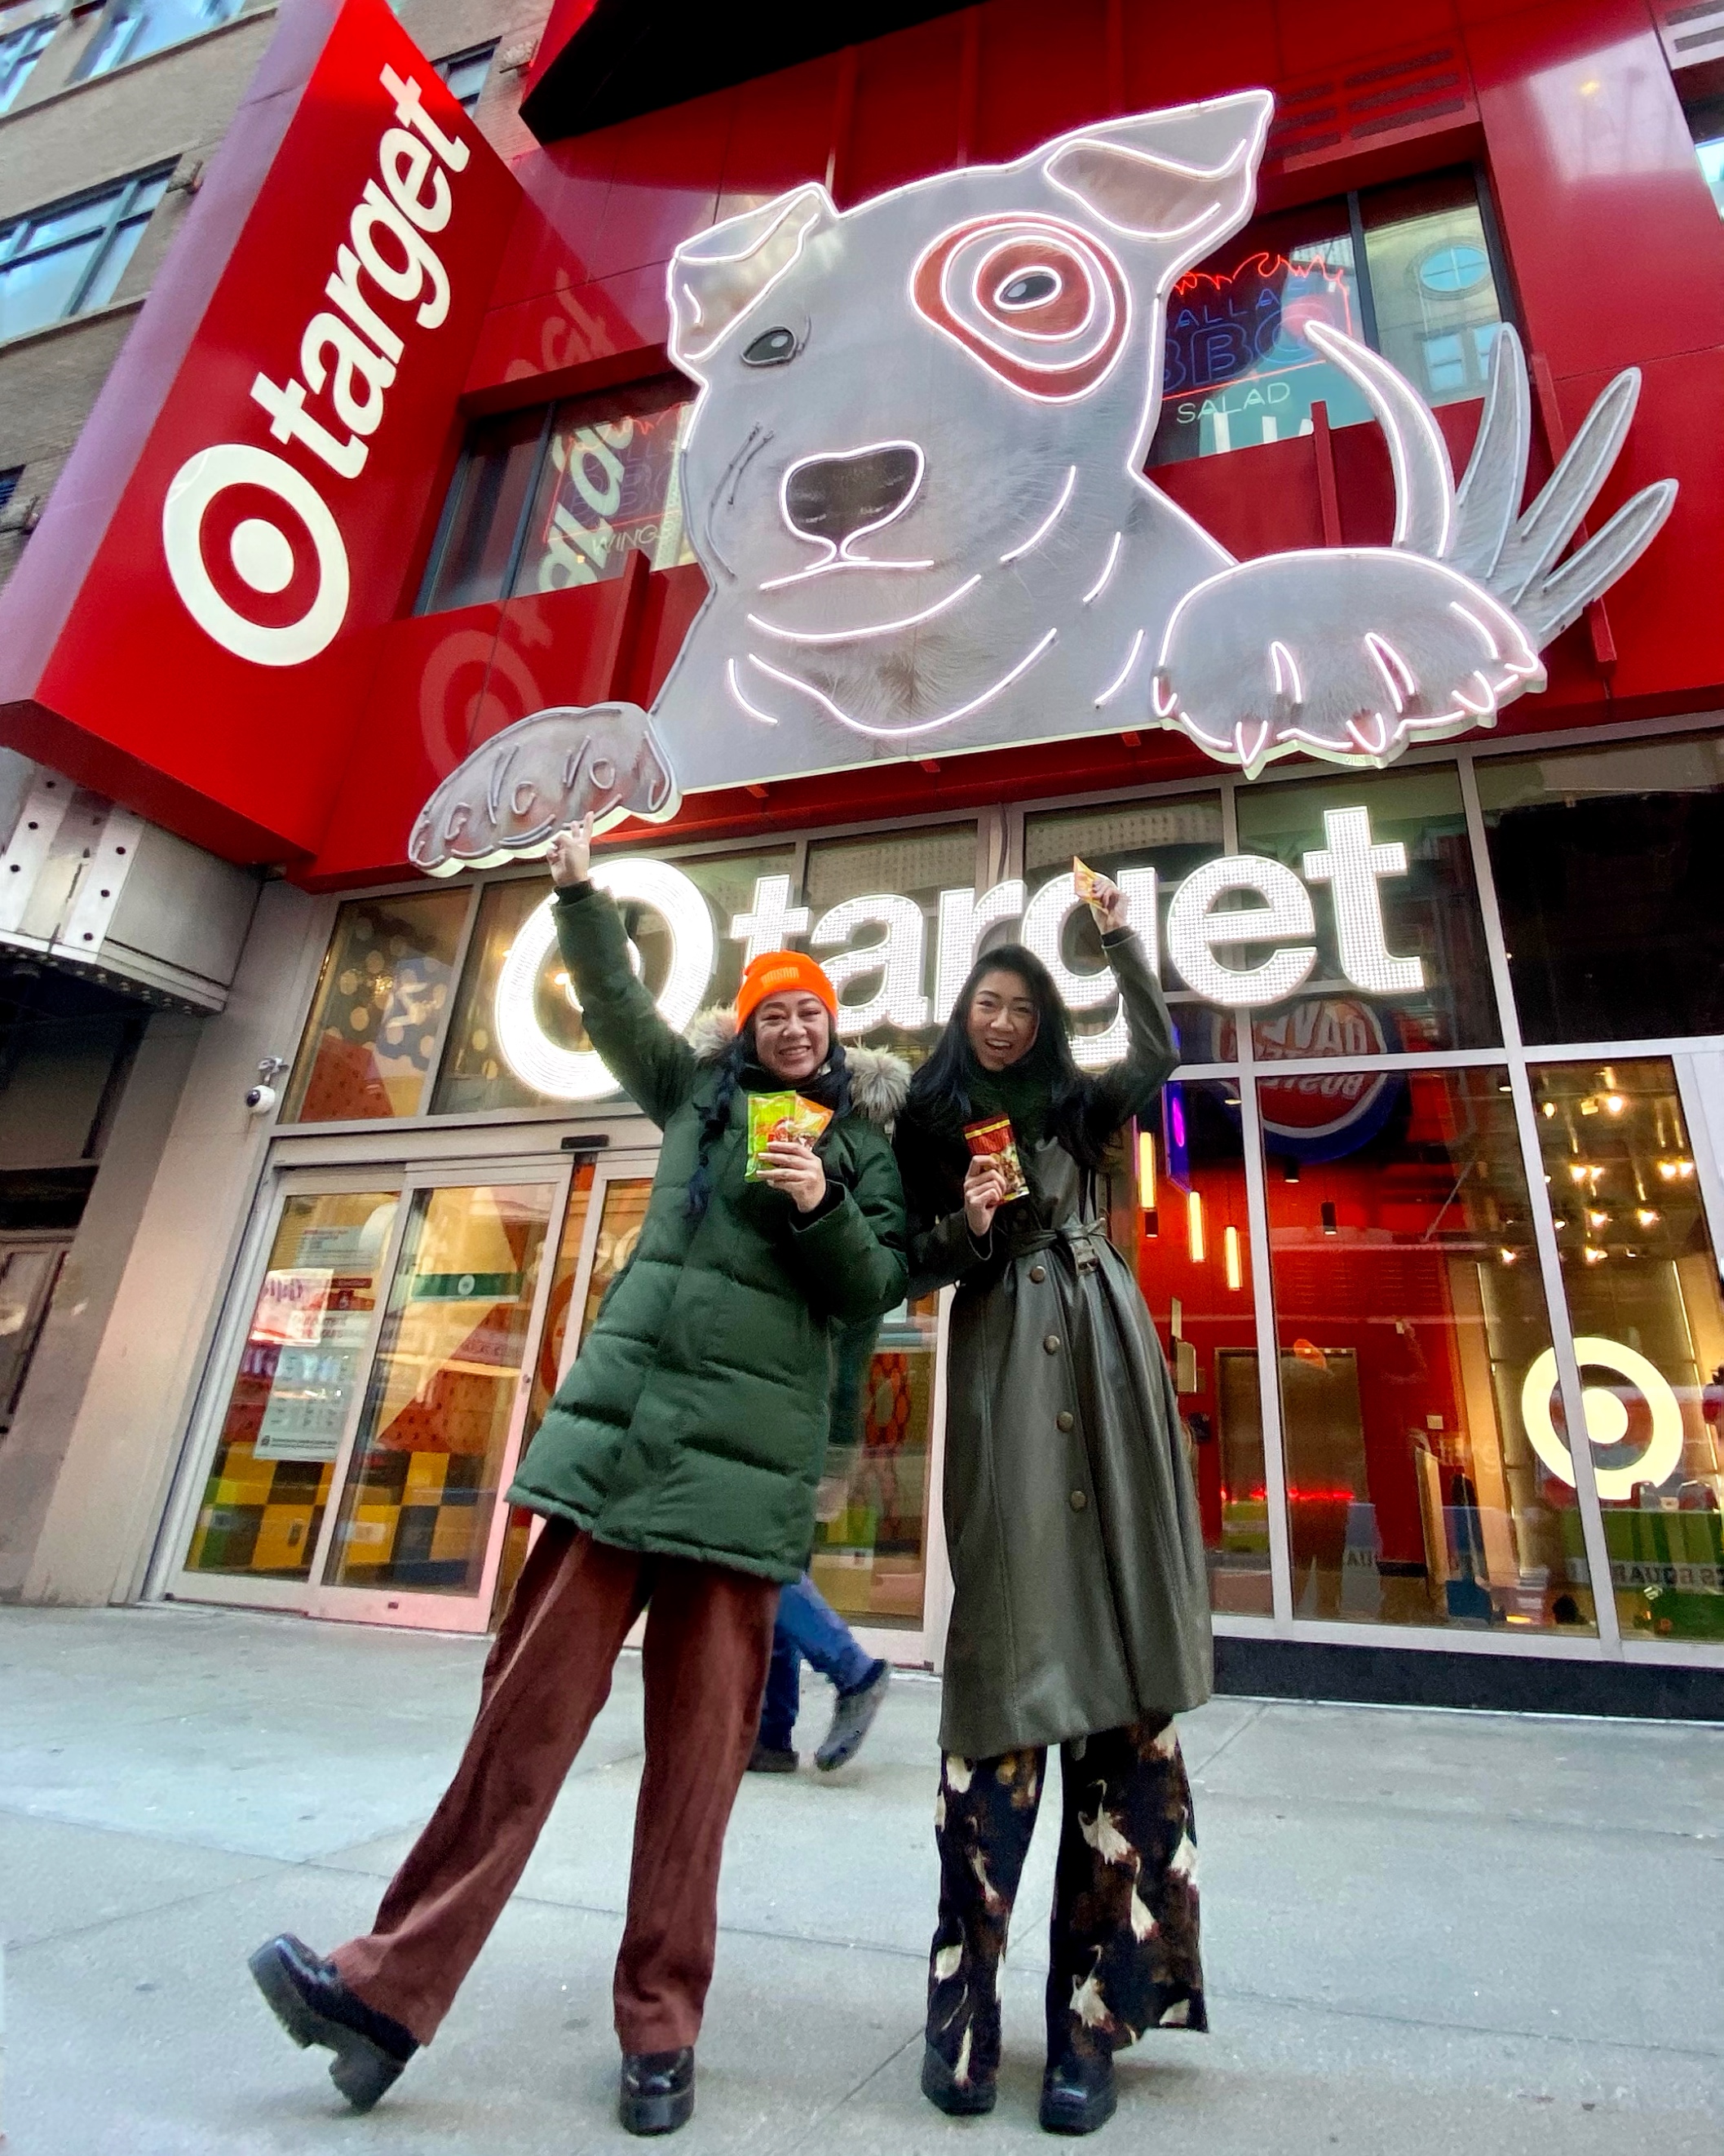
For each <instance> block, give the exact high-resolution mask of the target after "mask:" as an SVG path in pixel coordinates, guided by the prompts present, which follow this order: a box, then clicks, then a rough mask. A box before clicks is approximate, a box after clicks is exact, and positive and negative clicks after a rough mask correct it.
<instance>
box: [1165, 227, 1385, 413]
mask: <svg viewBox="0 0 1724 2156" xmlns="http://www.w3.org/2000/svg"><path fill="white" fill-rule="evenodd" d="M1301 251H1302V250H1301ZM1351 276H1352V268H1351V264H1347V263H1342V262H1338V261H1337V262H1336V263H1334V264H1331V263H1330V261H1329V260H1328V259H1327V258H1326V256H1325V255H1323V254H1320V253H1319V254H1313V256H1312V259H1311V260H1309V261H1294V260H1291V259H1290V258H1289V257H1288V256H1286V255H1285V254H1253V255H1251V256H1249V257H1248V258H1247V259H1246V260H1244V261H1243V262H1241V263H1240V264H1239V265H1238V266H1237V268H1235V269H1230V270H1229V271H1227V272H1225V273H1224V274H1223V275H1215V274H1214V273H1213V272H1211V271H1208V270H1204V269H1194V270H1193V271H1192V272H1191V273H1190V275H1188V276H1184V277H1182V278H1181V279H1180V280H1179V281H1178V284H1176V285H1174V287H1173V290H1172V293H1171V294H1170V295H1169V297H1168V300H1167V346H1166V357H1165V359H1164V361H1163V362H1162V393H1163V394H1164V395H1167V396H1174V395H1177V394H1178V393H1181V392H1182V391H1186V390H1198V389H1213V388H1216V387H1218V386H1219V384H1220V383H1222V382H1234V381H1236V380H1237V379H1238V378H1239V376H1240V375H1242V374H1246V373H1249V372H1255V371H1259V370H1260V369H1261V368H1262V367H1264V365H1265V363H1266V362H1270V361H1271V360H1273V359H1275V357H1277V356H1278V355H1279V357H1280V359H1281V360H1282V362H1283V364H1284V365H1285V366H1287V367H1301V366H1303V367H1310V366H1311V365H1312V364H1313V362H1312V358H1311V347H1310V346H1308V345H1306V344H1305V343H1304V342H1303V341H1302V337H1301V332H1302V331H1303V330H1304V328H1305V326H1306V324H1307V323H1308V322H1313V321H1321V322H1327V323H1329V324H1331V326H1332V327H1334V328H1336V329H1338V330H1340V331H1342V333H1343V334H1344V335H1346V336H1354V335H1356V334H1357V332H1356V331H1355V330H1354V327H1353V314H1352V295H1351V292H1350V290H1349V280H1350V279H1351Z"/></svg>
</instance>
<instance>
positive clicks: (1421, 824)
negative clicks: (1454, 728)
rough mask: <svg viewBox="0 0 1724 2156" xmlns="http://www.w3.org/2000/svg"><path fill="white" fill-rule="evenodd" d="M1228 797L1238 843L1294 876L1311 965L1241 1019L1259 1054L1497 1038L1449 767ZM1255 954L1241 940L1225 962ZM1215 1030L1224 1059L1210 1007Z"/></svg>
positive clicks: (1296, 1055) (1228, 1054) (1222, 1026)
mask: <svg viewBox="0 0 1724 2156" xmlns="http://www.w3.org/2000/svg"><path fill="white" fill-rule="evenodd" d="M1237 799H1238V807H1239V846H1240V850H1242V851H1243V852H1245V853H1248V854H1263V855H1268V856H1269V857H1270V859H1271V860H1278V861H1280V863H1281V864H1282V865H1284V866H1285V867H1286V868H1287V869H1289V870H1291V871H1292V873H1293V874H1294V875H1296V876H1298V877H1300V878H1301V880H1302V881H1303V882H1304V884H1305V885H1306V887H1307V889H1308V890H1309V891H1310V893H1311V906H1312V911H1313V913H1314V915H1315V916H1316V937H1315V941H1316V951H1317V957H1316V964H1315V965H1314V966H1313V968H1312V969H1311V973H1309V974H1308V975H1307V976H1306V978H1305V980H1304V981H1303V982H1302V983H1301V984H1300V988H1299V992H1298V993H1297V995H1296V996H1295V997H1294V998H1291V999H1290V1000H1289V1001H1288V1002H1285V1003H1283V1004H1271V1005H1269V1006H1267V1007H1265V1008H1264V1009H1260V1010H1259V1011H1258V1012H1257V1013H1256V1014H1255V1016H1254V1018H1253V1020H1252V1031H1253V1038H1254V1039H1255V1044H1256V1050H1257V1054H1258V1056H1259V1058H1260V1060H1263V1061H1265V1062H1284V1061H1288V1060H1294V1059H1299V1060H1305V1059H1308V1058H1313V1057H1317V1056H1337V1057H1338V1056H1366V1055H1393V1054H1394V1053H1396V1052H1398V1050H1425V1049H1439V1048H1494V1047H1495V1046H1496V1045H1497V1043H1498V1042H1499V1041H1500V1040H1501V1038H1502V1034H1501V1029H1500V1028H1499V1025H1498V1023H1497V1016H1496V1005H1495V1002H1494V1000H1493V998H1492V995H1491V969H1490V963H1489V960H1488V958H1487V956H1486V953H1485V931H1484V923H1483V921H1482V918H1481V916H1480V911H1479V895H1478V888H1477V885H1476V882H1475V878H1474V875H1473V863H1472V852H1471V849H1470V845H1469V844H1468V840H1467V832H1466V814H1465V808H1464V807H1463V805H1462V802H1461V796H1460V777H1459V774H1458V773H1456V771H1455V767H1454V766H1453V765H1452V764H1428V765H1425V766H1423V767H1420V768H1418V769H1415V770H1412V771H1397V772H1389V773H1383V775H1382V776H1380V777H1377V778H1373V779H1372V781H1371V783H1370V784H1369V786H1367V787H1362V786H1361V785H1360V784H1359V783H1358V781H1357V778H1326V779H1318V780H1315V781H1311V782H1308V783H1307V782H1301V783H1295V784H1291V785H1285V786H1283V785H1271V786H1254V787H1242V788H1240V789H1239V794H1238V797H1237ZM1242 896H1244V895H1242ZM1261 902H1262V901H1260V899H1258V898H1257V897H1256V896H1255V894H1254V895H1251V896H1250V897H1249V903H1251V904H1253V905H1260V904H1261ZM1265 956H1266V952H1265V950H1264V949H1263V948H1261V947H1256V946H1252V945H1244V946H1241V947H1239V949H1238V952H1237V956H1236V957H1234V959H1233V961H1232V962H1233V963H1234V964H1235V965H1237V966H1241V967H1243V966H1248V965H1253V964H1256V963H1259V962H1261V960H1262V959H1263V957H1265ZM1215 1024H1216V1047H1215V1050H1214V1051H1213V1052H1214V1055H1215V1059H1216V1060H1218V1061H1229V1060H1231V1059H1232V1056H1233V1054H1234V1047H1233V1029H1234V1020H1233V1018H1232V1015H1231V1014H1229V1013H1218V1014H1217V1015H1216V1020H1215ZM1190 1052H1193V1051H1191V1050H1188V1053H1190ZM1343 1111H1344V1109H1343Z"/></svg>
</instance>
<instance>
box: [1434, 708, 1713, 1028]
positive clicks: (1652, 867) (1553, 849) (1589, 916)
mask: <svg viewBox="0 0 1724 2156" xmlns="http://www.w3.org/2000/svg"><path fill="white" fill-rule="evenodd" d="M1475 770H1476V772H1477V773H1478V782H1479V800H1480V806H1481V807H1482V808H1483V810H1484V814H1485V831H1486V834H1487V839H1488V843H1489V845H1490V849H1491V877H1492V880H1494V882H1495V883H1496V899H1497V905H1498V906H1499V908H1500V909H1501V915H1502V935H1503V942H1504V943H1505V944H1506V946H1507V949H1508V962H1509V973H1510V976H1511V978H1512V980H1513V983H1514V990H1515V1004H1516V1009H1518V1011H1519V1012H1520V1016H1521V1036H1522V1038H1523V1039H1526V1040H1527V1041H1529V1042H1537V1043H1538V1044H1540V1045H1546V1044H1549V1043H1553V1042H1556V1041H1562V1040H1572V1041H1588V1040H1647V1039H1660V1038H1661V1037H1665V1036H1668V1035H1670V1034H1696V1033H1724V905H1721V904H1720V903H1719V897H1718V864H1719V862H1720V860H1724V739H1720V738H1718V737H1713V738H1711V740H1693V739H1690V740H1682V739H1676V740H1672V741H1660V742H1626V743H1624V744H1623V745H1621V746H1620V747H1611V748H1598V749H1576V750H1572V751H1568V752H1563V753H1561V754H1554V755H1550V756H1537V757H1508V758H1498V757H1491V758H1490V759H1488V760H1485V759H1481V760H1480V762H1478V763H1477V764H1476V765H1475Z"/></svg>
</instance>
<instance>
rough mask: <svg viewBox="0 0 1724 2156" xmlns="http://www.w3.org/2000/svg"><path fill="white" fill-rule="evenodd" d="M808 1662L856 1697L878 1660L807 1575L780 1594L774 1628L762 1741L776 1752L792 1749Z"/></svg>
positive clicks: (761, 1733) (761, 1725)
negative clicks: (802, 1676)
mask: <svg viewBox="0 0 1724 2156" xmlns="http://www.w3.org/2000/svg"><path fill="white" fill-rule="evenodd" d="M805 1660H806V1661H810V1662H812V1663H813V1666H814V1667H815V1668H816V1669H817V1670H818V1671H819V1672H820V1674H821V1676H823V1677H829V1678H830V1679H831V1681H832V1682H833V1683H834V1685H835V1686H837V1688H838V1690H839V1691H841V1692H843V1691H855V1689H856V1687H857V1686H858V1685H859V1684H862V1683H864V1682H865V1681H866V1680H867V1678H868V1677H869V1676H870V1673H871V1672H872V1671H873V1668H874V1657H873V1656H872V1655H870V1654H868V1653H866V1652H865V1650H863V1649H862V1648H860V1647H859V1646H858V1645H856V1642H855V1640H854V1639H853V1638H852V1637H851V1636H850V1628H849V1625H846V1624H845V1622H844V1619H843V1618H842V1617H840V1616H839V1614H838V1612H837V1611H836V1610H835V1609H833V1608H832V1606H831V1605H830V1604H829V1603H828V1601H827V1599H826V1598H825V1596H824V1594H821V1592H820V1590H819V1589H818V1587H816V1586H815V1584H814V1583H813V1580H812V1579H810V1578H808V1574H807V1573H803V1576H802V1578H800V1579H798V1580H795V1581H793V1583H792V1584H791V1585H790V1586H788V1587H787V1588H784V1589H782V1590H781V1591H780V1593H779V1595H778V1616H777V1623H776V1624H775V1625H773V1627H772V1668H771V1670H770V1671H768V1672H767V1694H766V1699H765V1702H763V1704H762V1707H761V1712H760V1741H761V1743H762V1744H764V1745H767V1746H768V1747H769V1748H771V1749H772V1751H774V1752H788V1750H789V1749H790V1738H791V1732H792V1731H793V1730H794V1728H795V1727H796V1710H797V1704H798V1696H799V1693H800V1690H801V1683H800V1673H801V1665H802V1663H803V1661H805Z"/></svg>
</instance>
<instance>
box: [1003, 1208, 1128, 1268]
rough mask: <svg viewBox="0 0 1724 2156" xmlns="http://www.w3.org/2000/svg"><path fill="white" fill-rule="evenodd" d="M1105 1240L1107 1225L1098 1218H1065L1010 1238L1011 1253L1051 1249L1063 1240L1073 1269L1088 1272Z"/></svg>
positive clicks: (1098, 1259) (1097, 1262) (1098, 1261)
mask: <svg viewBox="0 0 1724 2156" xmlns="http://www.w3.org/2000/svg"><path fill="white" fill-rule="evenodd" d="M1107 1240H1109V1237H1108V1233H1107V1229H1106V1225H1105V1224H1104V1223H1102V1222H1101V1221H1100V1220H1080V1221H1077V1222H1075V1223H1074V1222H1065V1223H1062V1224H1061V1225H1060V1226H1059V1227H1057V1228H1038V1229H1035V1231H1034V1233H1033V1234H1031V1235H1024V1236H1022V1237H1018V1238H1014V1240H1013V1244H1012V1255H1013V1258H1022V1257H1028V1256H1029V1254H1030V1252H1031V1251H1033V1250H1052V1249H1053V1248H1054V1245H1055V1244H1063V1245H1065V1248H1066V1249H1067V1250H1070V1253H1071V1260H1072V1264H1073V1265H1074V1266H1075V1268H1076V1270H1078V1271H1079V1272H1080V1273H1092V1272H1094V1271H1095V1268H1096V1267H1097V1266H1098V1265H1100V1264H1101V1248H1100V1246H1101V1245H1102V1244H1103V1243H1106V1241H1107Z"/></svg>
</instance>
